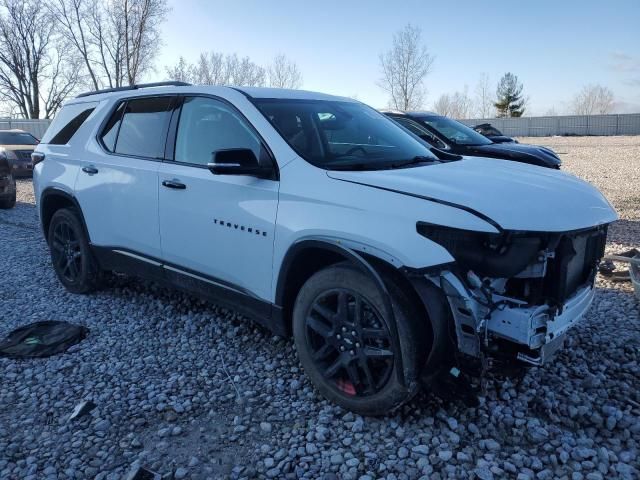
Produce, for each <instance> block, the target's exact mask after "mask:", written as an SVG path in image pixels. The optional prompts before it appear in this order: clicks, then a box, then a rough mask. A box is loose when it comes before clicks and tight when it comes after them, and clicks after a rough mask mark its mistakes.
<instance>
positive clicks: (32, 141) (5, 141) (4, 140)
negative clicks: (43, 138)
mask: <svg viewBox="0 0 640 480" xmlns="http://www.w3.org/2000/svg"><path fill="white" fill-rule="evenodd" d="M37 144H38V140H37V139H36V137H34V136H33V135H31V134H30V133H27V132H0V145H37Z"/></svg>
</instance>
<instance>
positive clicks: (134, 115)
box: [105, 97, 172, 158]
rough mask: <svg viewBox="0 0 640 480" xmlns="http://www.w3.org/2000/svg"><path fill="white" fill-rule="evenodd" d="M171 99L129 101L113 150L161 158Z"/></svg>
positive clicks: (125, 153)
mask: <svg viewBox="0 0 640 480" xmlns="http://www.w3.org/2000/svg"><path fill="white" fill-rule="evenodd" d="M171 102H172V97H155V98H140V99H136V100H130V101H128V102H127V104H126V107H125V110H124V114H123V116H122V120H121V125H120V128H119V131H118V133H117V139H116V141H115V149H114V151H115V153H120V154H123V155H134V156H137V157H147V158H162V157H163V156H164V144H165V140H166V135H167V127H168V124H169V119H170V117H171V111H170V110H169V106H170V105H171ZM105 146H106V141H105Z"/></svg>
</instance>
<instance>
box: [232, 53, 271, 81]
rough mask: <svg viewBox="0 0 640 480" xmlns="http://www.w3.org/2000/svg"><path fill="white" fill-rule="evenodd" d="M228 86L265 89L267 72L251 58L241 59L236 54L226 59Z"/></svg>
mask: <svg viewBox="0 0 640 480" xmlns="http://www.w3.org/2000/svg"><path fill="white" fill-rule="evenodd" d="M225 63H226V73H227V82H226V84H227V85H239V86H245V87H263V86H264V85H265V83H266V71H265V69H264V68H263V67H261V66H260V65H258V64H256V63H254V62H252V61H251V59H250V58H249V57H242V58H239V57H238V55H236V54H235V53H234V54H233V55H227V56H226V59H225Z"/></svg>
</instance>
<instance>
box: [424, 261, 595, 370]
mask: <svg viewBox="0 0 640 480" xmlns="http://www.w3.org/2000/svg"><path fill="white" fill-rule="evenodd" d="M431 281H433V282H434V283H436V282H437V284H438V285H439V286H440V287H441V288H442V289H443V291H444V293H445V295H446V297H447V300H448V302H449V306H450V308H451V313H452V316H453V319H454V323H455V330H456V337H457V343H458V350H459V351H460V352H461V353H464V354H467V355H470V356H473V357H476V358H478V357H481V356H482V355H483V354H486V353H488V354H497V355H500V356H505V355H507V356H512V358H514V357H515V358H516V359H517V360H520V361H523V362H526V363H529V364H533V365H542V364H543V363H545V362H548V361H549V360H550V359H551V358H552V357H553V356H554V355H555V353H556V352H557V351H558V350H559V349H561V348H562V346H563V344H564V338H565V334H566V332H567V331H568V330H569V329H570V328H571V327H573V326H574V325H575V324H576V323H578V322H579V321H580V320H581V319H582V318H583V317H584V315H585V313H586V312H587V310H588V309H589V307H590V305H591V303H592V301H593V297H594V295H595V290H594V288H593V286H592V285H587V286H583V287H582V288H580V289H578V291H577V292H576V293H575V294H574V295H572V296H571V297H570V298H569V299H568V300H567V301H566V302H565V303H564V304H563V305H562V309H555V308H552V307H550V306H549V305H546V304H545V305H538V306H528V305H526V304H525V303H524V302H519V303H518V301H513V299H512V300H508V299H507V300H506V299H505V298H504V297H497V296H495V297H494V298H482V297H480V296H479V295H478V294H477V292H472V291H470V290H469V288H467V286H466V285H465V284H464V283H463V282H462V281H461V280H460V279H459V278H458V277H457V276H456V275H454V274H453V273H451V272H442V273H441V274H440V275H439V277H437V278H431ZM558 312H561V313H558Z"/></svg>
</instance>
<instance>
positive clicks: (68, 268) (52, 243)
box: [47, 208, 101, 293]
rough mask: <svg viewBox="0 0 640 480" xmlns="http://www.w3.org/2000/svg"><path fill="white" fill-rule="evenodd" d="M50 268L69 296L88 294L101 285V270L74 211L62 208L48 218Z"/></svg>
mask: <svg viewBox="0 0 640 480" xmlns="http://www.w3.org/2000/svg"><path fill="white" fill-rule="evenodd" d="M47 240H48V243H49V251H50V253H51V263H52V264H53V269H54V270H55V272H56V275H57V276H58V279H59V280H60V283H62V285H64V287H65V288H66V289H67V290H68V291H70V292H72V293H90V292H92V291H94V290H96V289H97V288H98V287H99V285H100V279H101V271H100V267H99V265H98V262H97V261H96V259H95V257H94V256H93V253H92V252H91V248H90V247H89V240H88V238H87V235H86V234H85V230H84V227H83V226H82V222H81V221H80V217H79V215H78V213H77V212H76V210H75V209H72V208H61V209H60V210H57V211H56V212H55V213H54V214H53V216H52V217H51V222H50V224H49V232H48V239H47Z"/></svg>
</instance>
